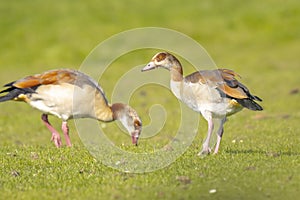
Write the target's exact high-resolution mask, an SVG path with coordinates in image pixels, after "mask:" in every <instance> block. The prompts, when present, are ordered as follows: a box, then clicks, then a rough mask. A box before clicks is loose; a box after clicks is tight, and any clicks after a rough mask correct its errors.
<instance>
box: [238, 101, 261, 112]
mask: <svg viewBox="0 0 300 200" xmlns="http://www.w3.org/2000/svg"><path fill="white" fill-rule="evenodd" d="M257 100H261V99H260V98H258V99H257ZM236 101H237V102H238V103H239V104H241V105H242V106H243V107H245V108H248V109H250V110H263V108H262V107H261V106H260V105H259V104H258V103H256V102H255V101H253V100H252V99H236Z"/></svg>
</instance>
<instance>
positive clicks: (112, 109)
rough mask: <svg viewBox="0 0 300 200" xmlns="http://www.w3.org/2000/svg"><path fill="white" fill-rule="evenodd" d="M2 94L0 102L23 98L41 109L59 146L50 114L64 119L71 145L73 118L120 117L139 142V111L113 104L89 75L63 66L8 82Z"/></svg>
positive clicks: (58, 139)
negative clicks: (70, 122) (70, 120)
mask: <svg viewBox="0 0 300 200" xmlns="http://www.w3.org/2000/svg"><path fill="white" fill-rule="evenodd" d="M5 87H7V88H6V89H5V90H3V91H1V92H0V93H6V95H4V96H1V97H0V102H3V101H8V100H15V101H23V102H26V103H28V104H29V105H31V106H32V107H33V108H36V109H38V110H40V111H41V112H42V113H43V115H42V120H43V122H44V124H45V125H46V127H47V128H48V129H49V130H50V131H51V132H52V138H51V139H52V140H53V141H54V143H55V145H56V146H57V147H60V146H61V145H62V142H61V139H60V135H59V133H58V132H57V131H56V130H55V129H54V128H53V127H52V125H51V124H50V123H49V121H48V115H49V114H50V115H54V116H56V117H58V118H60V119H62V121H63V123H62V131H63V133H64V136H65V139H66V144H67V146H71V141H70V138H69V128H68V126H67V121H68V120H69V119H73V118H92V119H96V120H99V121H103V122H111V121H114V120H120V121H121V123H122V124H123V125H124V127H125V128H126V129H127V130H128V131H129V133H130V134H131V137H132V142H133V143H134V144H137V139H138V136H139V134H140V132H141V126H142V124H141V120H140V118H139V116H138V115H137V113H136V111H135V110H134V109H132V108H131V107H130V106H128V105H126V104H122V103H116V104H112V105H110V104H109V103H108V101H107V99H106V97H105V94H104V91H103V89H102V88H101V87H100V85H98V83H97V82H95V81H94V80H93V79H92V78H90V77H89V76H87V75H86V74H84V73H82V72H79V71H76V70H70V69H59V70H51V71H47V72H44V73H42V74H36V75H33V76H27V77H25V78H23V79H20V80H17V81H14V82H11V83H8V84H6V85H5Z"/></svg>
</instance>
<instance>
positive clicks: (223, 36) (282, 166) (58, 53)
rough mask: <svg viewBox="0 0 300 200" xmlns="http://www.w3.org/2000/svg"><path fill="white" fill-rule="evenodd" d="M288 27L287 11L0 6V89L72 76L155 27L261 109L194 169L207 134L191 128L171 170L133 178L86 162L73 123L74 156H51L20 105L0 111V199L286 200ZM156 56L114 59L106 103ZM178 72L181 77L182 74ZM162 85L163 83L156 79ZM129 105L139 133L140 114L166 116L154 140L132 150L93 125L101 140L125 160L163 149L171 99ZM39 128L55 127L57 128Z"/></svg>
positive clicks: (289, 181)
mask: <svg viewBox="0 0 300 200" xmlns="http://www.w3.org/2000/svg"><path fill="white" fill-rule="evenodd" d="M299 18H300V4H299V2H298V1H297V0H287V1H284V2H281V1H279V0H276V1H263V2H262V1H247V2H246V1H234V0H225V1H201V2H199V1H196V0H191V1H186V2H183V1H179V0H175V1H172V2H167V1H166V2H162V1H158V0H154V1H147V2H140V1H134V0H132V1H126V2H125V1H124V2H122V1H114V0H113V1H101V2H98V1H85V2H79V1H75V2H74V1H68V0H63V1H59V2H53V1H39V0H33V1H28V0H24V1H6V2H2V3H1V4H0V27H1V28H0V36H1V37H0V70H1V73H0V85H4V84H6V83H8V82H10V81H13V80H15V79H18V78H21V77H23V76H26V75H30V74H34V73H40V72H42V71H46V70H49V69H55V68H62V67H64V68H73V69H79V68H80V66H81V64H82V63H83V61H84V59H85V58H86V57H87V56H88V55H89V53H90V52H91V51H92V50H93V49H94V48H95V47H96V46H97V45H98V44H99V43H101V42H103V41H104V40H106V39H108V38H109V37H111V36H112V35H114V34H118V33H120V32H122V31H125V30H128V29H132V28H141V27H165V28H170V29H173V30H177V31H180V32H182V33H184V34H186V35H188V36H190V37H192V38H193V39H194V40H196V41H197V42H199V43H200V44H201V45H202V46H203V47H204V48H205V49H206V50H207V51H208V53H209V54H210V55H211V57H212V59H213V60H214V61H215V63H216V64H217V66H220V67H226V68H231V69H233V70H235V71H236V72H238V73H239V74H241V75H242V77H243V78H242V81H243V83H245V84H246V85H247V86H248V87H249V88H250V89H251V91H252V92H253V93H254V94H256V95H258V96H259V97H261V98H262V99H263V100H264V101H263V102H262V106H263V107H264V109H265V110H264V111H262V112H259V113H257V112H251V111H248V110H244V111H242V112H241V113H238V114H236V115H234V116H232V117H230V118H229V120H228V123H227V124H226V126H225V135H224V139H223V141H222V145H221V150H220V151H221V152H220V154H218V155H216V156H214V155H211V156H207V157H205V158H199V157H198V156H197V153H198V152H199V151H200V149H201V143H202V141H203V139H204V137H205V135H206V130H207V128H206V122H205V121H204V120H203V119H201V120H200V122H199V130H198V134H197V136H196V137H195V139H194V140H193V143H192V144H191V145H190V147H189V148H188V149H187V151H186V152H185V153H184V154H183V155H182V156H180V157H179V158H178V159H177V160H176V161H175V162H173V163H172V164H171V165H169V166H167V167H165V168H163V169H160V170H156V171H154V172H150V173H138V174H135V173H124V172H122V171H118V170H116V169H112V168H110V167H107V166H106V165H104V164H103V163H101V161H99V160H97V159H95V158H94V157H93V156H91V154H90V153H89V152H88V150H87V149H86V148H85V146H84V144H83V143H82V141H81V139H80V137H79V135H78V133H77V130H76V126H75V124H74V122H73V121H70V130H71V139H72V142H73V144H74V145H73V147H72V148H66V147H63V148H60V149H57V148H55V147H54V145H53V144H52V143H51V142H50V133H49V132H48V130H47V129H46V128H45V127H44V126H43V124H42V122H41V120H40V113H39V112H38V111H36V110H33V109H32V108H30V107H29V106H28V105H25V104H23V103H16V102H6V103H1V104H0V162H1V163H0V193H1V195H0V199H203V198H204V199H249V200H250V199H295V198H297V197H298V196H299V195H300V192H299V188H300V159H299V155H300V146H299V143H300V137H299V134H300V129H299V119H300V104H299V102H300V92H299V90H300V79H299V75H300V74H299V63H300V59H299V52H300V37H299V35H300V21H299ZM158 39H159V38H158ZM175 42H176V41H174V43H175ZM120 46H122V44H120ZM156 51H158V50H154V49H150V50H149V49H141V50H138V51H134V52H131V53H129V54H128V55H123V56H121V57H120V58H119V59H117V60H115V61H114V62H113V63H112V66H111V67H110V68H108V69H107V71H106V72H105V74H104V75H103V77H102V78H101V79H100V84H101V86H102V87H103V89H104V90H105V91H106V95H107V97H108V99H111V96H112V95H113V89H114V84H116V82H117V81H118V80H119V79H120V77H122V75H123V74H124V73H126V72H127V71H129V70H131V69H132V68H133V67H136V66H138V65H141V66H142V65H143V64H145V63H147V62H148V61H149V60H150V59H151V57H152V56H153V54H154V53H155V52H156ZM183 63H184V65H185V66H186V67H185V69H186V70H185V72H184V73H185V74H188V73H190V72H192V71H191V70H192V67H191V66H189V64H188V63H187V62H183ZM197 67H202V66H197ZM148 73H150V72H148ZM138 76H144V74H142V73H141V74H140V75H138ZM161 76H163V77H165V78H166V80H169V76H168V74H167V72H166V71H162V72H161ZM154 78H155V77H153V79H154ZM160 78H161V77H160ZM133 81H134V80H133ZM129 92H132V91H129ZM124 93H126V91H124ZM130 104H131V106H132V107H134V108H135V109H136V110H137V111H138V112H139V114H140V116H141V118H142V119H143V122H144V125H145V126H146V125H147V124H148V123H150V117H149V112H150V108H151V106H152V105H153V104H161V105H162V106H163V107H164V108H165V110H166V113H167V117H168V118H167V121H166V124H165V126H164V127H163V129H162V130H161V132H160V133H159V134H157V135H155V136H154V137H151V138H148V139H142V140H141V141H140V145H139V146H138V147H134V146H132V145H131V144H130V139H129V137H128V136H127V135H126V134H124V133H123V132H122V131H120V130H119V128H118V127H117V126H116V123H112V124H106V125H105V126H104V125H101V126H102V127H105V129H106V131H107V133H109V136H108V137H109V138H110V139H111V140H113V141H114V142H115V144H116V145H117V146H118V147H120V148H121V149H124V150H126V151H129V152H152V151H155V150H156V149H159V148H163V147H164V146H165V145H166V144H167V143H168V141H169V140H170V139H172V138H173V137H174V135H175V133H176V130H177V128H178V124H177V121H178V120H180V111H179V110H178V108H179V106H178V101H177V100H176V98H175V97H174V96H173V95H172V94H171V93H170V92H169V91H168V90H166V89H165V88H159V87H155V86H151V85H150V86H149V85H147V86H143V87H140V88H138V89H137V90H136V91H135V92H134V93H133V95H132V98H131V99H130ZM50 120H51V122H52V123H53V124H54V126H55V127H57V128H59V127H60V123H61V122H60V120H59V119H55V118H54V117H51V118H50ZM152 120H155V119H152ZM191 131H193V130H191ZM111 156H112V155H109V154H108V155H107V158H110V157H111Z"/></svg>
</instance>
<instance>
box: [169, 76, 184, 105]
mask: <svg viewBox="0 0 300 200" xmlns="http://www.w3.org/2000/svg"><path fill="white" fill-rule="evenodd" d="M170 87H171V91H172V92H173V94H174V95H175V96H176V97H177V98H178V99H179V100H181V99H182V98H181V94H182V81H173V80H172V79H171V81H170Z"/></svg>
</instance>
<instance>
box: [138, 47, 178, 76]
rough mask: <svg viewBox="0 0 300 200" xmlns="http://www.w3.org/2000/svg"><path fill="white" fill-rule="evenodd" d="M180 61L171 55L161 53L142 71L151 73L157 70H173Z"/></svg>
mask: <svg viewBox="0 0 300 200" xmlns="http://www.w3.org/2000/svg"><path fill="white" fill-rule="evenodd" d="M178 62H179V61H178V60H177V59H176V58H175V56H173V55H172V54H170V53H167V52H160V53H157V54H155V55H154V56H153V58H152V59H151V61H150V62H149V63H148V64H147V65H146V66H145V67H144V68H143V69H142V72H144V71H149V70H152V69H155V68H159V67H162V68H165V69H167V70H171V68H172V67H174V66H175V65H177V63H178Z"/></svg>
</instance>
